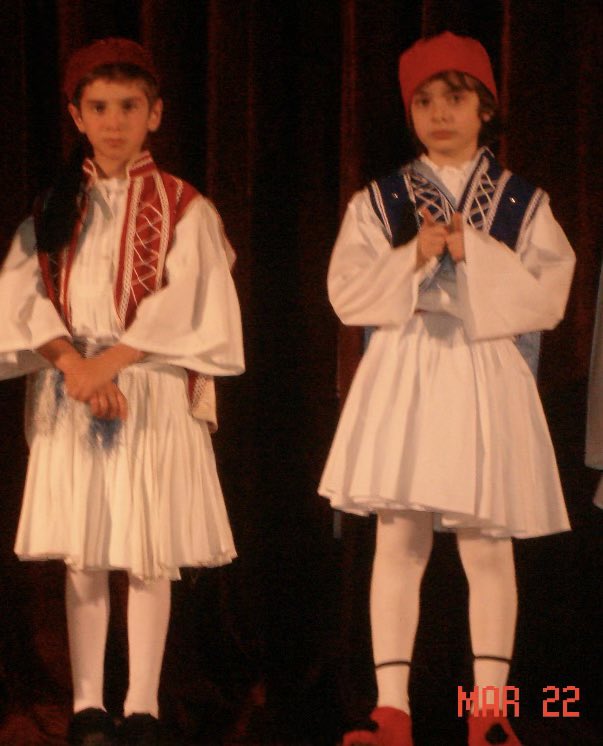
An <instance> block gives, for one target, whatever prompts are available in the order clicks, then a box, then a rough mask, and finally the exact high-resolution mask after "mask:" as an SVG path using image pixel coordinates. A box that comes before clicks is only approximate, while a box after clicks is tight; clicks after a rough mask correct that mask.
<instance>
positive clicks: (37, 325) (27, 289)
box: [0, 218, 70, 378]
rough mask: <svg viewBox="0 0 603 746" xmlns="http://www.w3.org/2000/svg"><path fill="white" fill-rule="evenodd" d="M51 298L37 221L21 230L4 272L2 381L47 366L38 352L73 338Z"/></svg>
mask: <svg viewBox="0 0 603 746" xmlns="http://www.w3.org/2000/svg"><path fill="white" fill-rule="evenodd" d="M69 336H70V334H69V332H68V331H67V328H66V327H65V325H64V323H63V321H62V320H61V317H60V316H59V314H58V313H57V311H56V309H55V307H54V306H53V304H52V303H51V301H50V300H49V299H48V296H47V294H46V289H45V288H44V284H43V282H42V276H41V273H40V266H39V263H38V257H37V254H36V249H35V234H34V225H33V219H32V218H28V219H27V220H25V221H24V222H23V223H22V224H21V225H20V227H19V229H18V230H17V233H16V234H15V237H14V239H13V242H12V244H11V247H10V249H9V252H8V255H7V257H6V260H5V262H4V264H3V265H2V270H1V271H0V378H12V377H14V376H20V375H24V374H25V373H30V372H32V371H34V370H38V369H40V368H44V367H47V365H48V364H47V363H46V361H45V360H44V358H43V357H42V356H41V355H38V354H37V353H36V352H35V350H36V349H37V348H38V347H40V346H41V345H43V344H45V343H46V342H49V341H50V340H51V339H56V338H57V337H69Z"/></svg>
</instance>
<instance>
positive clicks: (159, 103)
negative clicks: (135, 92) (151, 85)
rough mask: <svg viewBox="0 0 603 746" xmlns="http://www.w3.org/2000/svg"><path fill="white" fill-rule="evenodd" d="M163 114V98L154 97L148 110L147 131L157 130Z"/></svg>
mask: <svg viewBox="0 0 603 746" xmlns="http://www.w3.org/2000/svg"><path fill="white" fill-rule="evenodd" d="M162 114H163V99H161V98H156V99H155V101H153V104H152V106H151V108H150V110H149V123H148V130H149V132H157V130H158V129H159V125H160V124H161V116H162Z"/></svg>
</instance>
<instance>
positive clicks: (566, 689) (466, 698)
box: [457, 686, 580, 718]
mask: <svg viewBox="0 0 603 746" xmlns="http://www.w3.org/2000/svg"><path fill="white" fill-rule="evenodd" d="M542 694H543V700H542V717H544V718H578V717H580V712H579V710H578V702H579V701H580V689H579V688H578V687H577V686H562V687H559V686H545V687H544V688H543V690H542ZM465 712H471V713H472V714H473V716H474V717H486V716H487V715H494V716H495V717H499V716H501V715H502V716H503V717H507V716H509V715H511V716H512V717H519V688H518V687H516V686H503V687H497V686H484V687H478V686H476V687H474V688H473V689H472V690H471V691H470V692H465V690H464V689H463V687H462V686H459V687H457V714H458V716H459V717H462V716H463V713H465Z"/></svg>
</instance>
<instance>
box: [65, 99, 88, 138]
mask: <svg viewBox="0 0 603 746" xmlns="http://www.w3.org/2000/svg"><path fill="white" fill-rule="evenodd" d="M67 108H68V110H69V113H70V114H71V118H72V119H73V121H74V123H75V126H76V127H77V128H78V130H79V131H80V132H84V123H83V121H82V115H81V114H80V110H79V109H78V108H77V106H76V105H75V104H69V105H68V107H67Z"/></svg>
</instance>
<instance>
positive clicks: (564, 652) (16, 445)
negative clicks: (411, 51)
mask: <svg viewBox="0 0 603 746" xmlns="http://www.w3.org/2000/svg"><path fill="white" fill-rule="evenodd" d="M445 28H448V29H451V30H453V31H456V32H457V33H469V34H471V35H473V36H476V37H477V38H479V39H480V40H481V41H482V42H483V43H484V45H485V46H486V48H487V49H488V51H489V52H490V54H491V57H492V60H493V63H494V66H495V71H496V74H497V79H498V80H499V82H500V98H501V105H502V110H503V114H504V116H505V118H506V120H507V131H506V133H505V136H504V138H503V140H502V142H501V145H500V155H501V157H502V158H503V160H504V161H505V163H506V164H507V165H508V166H509V167H510V168H512V169H514V170H517V171H518V172H520V173H522V174H523V175H524V176H526V177H527V178H529V179H531V180H532V181H535V182H537V183H538V184H540V185H542V186H543V187H544V188H545V189H546V190H547V191H548V192H549V193H550V195H551V201H552V205H553V209H554V211H555V213H556V215H557V216H558V219H559V220H560V222H561V223H562V225H563V226H564V228H565V230H566V232H567V234H568V236H569V237H570V240H571V241H572V243H573V245H574V247H575V249H576V252H577V255H578V264H577V269H576V278H575V282H574V285H573V291H572V295H571V299H570V303H569V307H568V312H567V317H566V319H565V320H564V321H563V323H562V324H561V325H560V326H559V327H558V329H556V330H555V331H554V332H551V333H548V334H546V335H545V341H544V351H543V360H542V366H541V372H540V386H541V391H542V394H543V399H544V403H545V407H546V410H547V413H548V415H549V419H550V423H551V430H552V434H553V438H554V442H555V446H556V450H557V453H558V458H559V463H560V467H561V471H562V478H563V482H564V486H565V491H566V497H567V502H568V507H569V511H570V514H571V518H572V522H573V526H574V531H573V532H572V533H571V534H567V535H563V536H554V537H550V538H546V539H540V540H530V541H524V542H518V543H517V545H516V556H517V567H518V585H519V591H520V616H519V625H518V633H517V654H516V661H515V664H514V666H513V670H512V680H513V682H514V683H516V684H517V685H518V686H520V690H521V708H522V709H521V718H520V724H519V725H520V726H521V727H523V732H524V738H525V742H526V743H528V744H529V743H534V744H538V746H541V745H542V744H548V743H551V744H554V743H561V744H571V743H581V744H582V743H590V742H592V743H598V742H599V741H597V740H596V737H595V736H594V735H592V734H593V733H594V732H596V728H597V727H600V726H601V725H602V721H603V673H602V671H603V644H602V641H601V630H602V629H603V612H602V608H603V592H602V590H601V577H602V573H603V519H602V516H601V514H600V513H599V512H597V511H596V510H595V509H594V508H593V507H592V506H591V496H592V492H593V488H594V485H595V479H596V475H594V474H593V473H591V472H589V471H588V470H587V469H585V468H584V467H583V466H582V453H583V430H584V417H585V390H586V380H587V375H588V358H589V351H590V343H591V335H592V326H593V316H594V305H595V298H596V288H597V282H598V273H599V267H600V260H601V257H600V248H599V243H600V240H601V238H602V236H603V225H602V222H603V219H602V210H601V201H602V199H603V190H602V184H601V171H600V165H601V160H602V152H601V144H600V143H601V138H600V131H599V126H600V124H601V121H602V118H601V109H602V106H603V96H602V85H601V75H600V71H601V67H602V61H603V60H602V55H601V39H602V38H603V15H602V11H601V8H600V3H598V2H596V1H594V0H593V1H592V2H591V1H589V0H577V1H576V2H574V3H565V2H556V1H550V2H547V3H542V2H537V1H536V0H500V1H498V2H496V1H488V0H486V1H481V2H477V1H476V0H474V1H471V0H450V1H449V2H436V0H425V2H422V3H421V2H414V1H413V2H411V1H405V0H397V1H396V0H372V1H371V0H340V1H339V2H336V1H335V0H322V1H321V0H308V1H307V2H303V1H302V0H297V1H292V2H288V3H277V2H273V3H271V2H268V1H267V0H240V1H238V0H233V1H232V2H229V1H227V0H206V1H203V0H198V1H194V0H191V2H184V1H183V0H176V1H174V2H170V1H168V0H146V1H145V0H143V1H141V2H132V1H126V0H114V1H113V2H106V1H103V0H81V1H80V2H75V1H69V0H55V1H54V2H53V1H51V0H48V1H45V0H15V1H14V2H11V3H2V4H0V29H1V30H0V34H1V36H2V44H1V45H0V60H1V63H2V67H1V69H2V71H3V75H2V83H1V85H0V107H1V112H2V128H1V130H0V131H1V135H0V137H1V146H0V178H1V184H2V195H3V199H2V200H0V231H1V233H0V241H1V244H0V246H1V251H2V256H3V255H4V253H5V251H6V248H7V246H8V242H9V241H10V237H11V235H12V233H13V231H14V230H15V228H16V226H17V224H18V223H19V221H20V220H21V219H23V218H24V217H25V216H26V215H27V213H28V211H29V209H30V205H31V202H32V199H33V197H34V195H35V194H36V193H37V192H38V191H39V190H40V189H41V188H43V187H45V186H46V185H47V184H48V183H49V181H50V179H51V178H52V175H53V173H54V171H55V169H56V167H57V164H58V163H59V161H60V159H61V157H62V156H63V155H64V154H65V153H67V152H68V150H69V147H70V145H71V143H72V142H73V132H72V129H71V124H70V122H69V120H68V117H67V115H66V111H65V106H64V103H65V102H64V101H63V100H62V99H61V96H60V93H59V84H60V78H61V70H62V66H63V64H64V61H65V59H66V58H67V57H68V55H69V54H70V53H71V51H72V50H73V49H75V48H76V47H78V46H80V45H81V44H83V43H87V42H89V41H91V40H92V39H95V38H99V37H103V36H108V35H122V36H128V37H131V38H134V39H137V40H139V41H141V42H143V43H144V44H146V45H148V46H149V47H150V49H151V50H152V52H153V54H154V56H155V58H156V61H157V64H158V67H159V68H160V70H161V71H162V83H163V96H164V100H165V106H166V113H165V117H164V122H163V124H162V128H161V130H160V131H159V133H157V135H156V137H155V140H154V144H153V151H154V153H155V156H156V159H157V160H158V162H159V163H160V164H161V165H162V166H163V167H164V168H166V169H168V170H171V171H173V172H175V173H177V174H179V175H181V176H183V177H184V178H186V179H188V180H189V181H190V182H192V183H193V184H194V185H195V186H196V187H198V188H199V189H200V190H202V191H203V192H204V193H205V194H207V195H208V196H209V197H210V198H211V199H212V200H213V201H214V202H215V203H216V205H217V207H218V209H219V211H220V213H221V215H222V217H223V220H224V223H225V226H226V230H227V233H228V234H229V237H230V239H231V241H232V243H233V245H234V246H235V248H236V250H237V252H238V263H237V265H236V271H235V279H236V283H237V287H238V291H239V295H240V299H241V304H242V309H243V316H244V332H245V339H246V357H247V366H248V371H247V373H245V375H244V376H242V377H241V378H238V379H232V380H223V381H221V382H220V383H219V408H220V417H221V427H220V430H219V432H218V434H217V435H216V436H215V440H214V444H215V448H216V453H217V458H218V464H219V469H220V473H221V476H222V481H223V486H224V491H225V494H226V499H227V504H228V508H229V513H230V516H231V520H232V524H233V530H234V534H235V539H236V542H237V546H238V551H239V555H240V557H239V559H237V560H236V561H235V562H234V563H233V564H232V565H231V566H229V567H225V568H220V569H216V570H206V571H201V572H187V573H186V574H185V578H184V580H183V581H182V582H181V583H177V584H175V585H174V604H173V608H174V611H173V619H172V624H171V628H170V634H169V639H168V646H167V652H166V662H165V675H164V677H163V682H162V700H161V701H162V707H163V712H164V714H165V716H166V720H167V721H168V722H169V723H170V725H171V726H172V728H173V730H174V733H176V734H178V735H177V736H176V741H175V742H176V743H185V742H191V743H200V744H209V743H218V742H219V741H220V739H224V740H225V742H227V743H235V742H236V743H238V742H249V743H257V744H268V743H287V744H332V743H334V742H335V740H336V738H337V736H338V734H339V733H340V732H341V730H342V729H343V727H344V726H345V723H346V722H347V720H348V719H349V718H352V717H354V716H355V715H357V714H359V713H360V714H361V713H363V712H365V711H368V710H369V709H370V707H371V703H372V699H373V697H374V682H373V674H372V671H371V654H370V638H369V631H368V609H367V591H368V582H369V577H370V561H371V552H372V542H373V531H374V526H373V523H372V521H371V520H367V519H356V518H350V517H341V516H339V517H336V518H335V520H334V518H333V515H332V512H331V510H330V508H329V506H328V504H327V503H326V501H323V500H322V499H321V498H319V497H318V496H317V495H316V485H317V483H318V479H319V476H320V472H321V468H322V465H323V463H324V460H325V458H326V454H327V451H328V448H329V444H330V439H331V437H332V434H333V432H334V428H335V425H336V421H337V415H338V410H339V407H340V404H341V398H342V397H343V396H344V395H345V392H346V390H347V386H348V384H349V380H350V376H351V374H352V371H353V368H354V366H355V364H356V362H357V359H358V354H359V336H358V333H357V330H343V329H341V328H340V327H339V326H338V323H337V321H336V318H335V316H334V314H333V312H332V310H331V308H330V306H329V303H328V299H327V295H326V288H325V278H326V271H327V265H328V260H329V254H330V249H331V246H332V244H333V241H334V238H335V236H336V232H337V228H338V223H339V220H340V217H341V214H342V211H343V209H344V207H345V204H346V202H347V200H348V199H349V198H350V197H351V195H352V193H353V191H354V190H356V189H358V188H360V187H361V186H362V185H363V184H364V183H365V182H366V181H367V179H369V178H371V177H374V176H377V175H380V174H383V173H384V172H387V171H388V170H390V169H392V168H394V167H395V166H396V165H398V164H399V163H400V162H402V161H403V160H405V159H407V158H408V157H410V156H411V155H412V148H411V144H410V140H409V137H408V135H407V133H406V130H405V125H404V114H403V109H402V104H401V101H400V96H399V92H398V84H397V57H398V55H399V53H400V52H401V51H402V50H403V49H404V48H405V47H407V46H408V45H409V44H410V43H411V42H412V41H414V40H415V39H416V38H417V37H418V36H419V35H421V34H422V33H433V32H438V31H441V30H444V29H445ZM0 323H2V322H1V320H0ZM22 407H23V382H22V381H21V380H15V381H6V382H2V383H0V500H1V520H2V524H1V530H0V581H1V584H2V585H1V588H2V596H1V599H2V611H0V635H1V638H0V703H1V707H2V715H3V716H4V721H3V726H2V728H1V729H0V743H2V744H4V743H6V744H28V745H29V744H37V743H60V742H61V741H60V733H61V732H62V729H63V728H64V726H65V723H66V720H67V717H68V712H69V699H70V683H69V682H70V677H69V666H68V658H67V653H66V632H65V621H64V612H63V588H62V583H63V574H64V571H63V568H62V566H61V564H60V563H19V562H18V561H17V560H16V558H15V557H14V555H13V553H12V543H13V540H14V535H15V530H16V523H17V520H18V514H19V508H20V496H21V489H22V484H23V478H24V472H25V464H26V458H27V453H26V446H25V443H24V438H23V431H22V425H21V420H22V415H21V412H22ZM459 468H463V465H462V464H459ZM123 581H124V579H123V578H122V577H120V576H119V574H117V575H116V576H115V578H114V586H113V588H112V590H113V593H114V603H113V611H112V622H111V627H112V629H111V643H110V646H109V650H108V655H107V689H108V693H107V702H108V704H109V706H110V707H111V708H112V709H113V710H114V711H116V712H117V711H118V710H119V706H120V702H121V697H122V696H123V691H124V689H125V686H126V681H127V673H126V668H125V660H126V654H127V653H126V639H125V624H124V616H123V602H124V600H125V585H124V582H123ZM423 601H424V603H423V607H422V618H421V626H420V631H419V635H418V640H417V648H416V656H415V657H416V663H415V666H414V669H413V676H412V681H411V689H412V697H413V702H414V710H415V721H416V736H417V742H418V743H419V744H421V743H425V744H430V743H434V744H441V743H451V744H452V743H462V742H463V737H464V731H463V730H462V727H463V726H462V722H460V721H458V720H457V718H456V686H457V684H465V685H466V686H469V685H470V683H471V674H470V658H469V653H470V650H469V641H468V630H467V626H466V610H465V605H466V601H467V589H466V583H465V581H464V577H463V574H462V571H461V569H460V565H459V561H458V557H457V554H456V549H455V546H454V539H453V537H450V536H441V537H438V538H437V542H436V547H435V550H434V554H433V557H432V561H431V562H430V565H429V568H428V571H427V574H426V578H425V583H424V599H423ZM547 685H556V686H559V687H566V686H578V687H580V690H581V700H580V703H579V709H580V712H581V717H580V718H579V719H569V718H565V719H564V718H560V719H555V718H553V719H544V718H542V700H543V694H542V688H543V687H544V686H547ZM434 723H437V724H438V725H437V729H435V726H434ZM522 724H523V725H522ZM578 732H580V735H576V733H578ZM442 733H446V734H447V735H446V736H445V737H444V736H442V735H441V734H442ZM434 734H440V735H434ZM589 738H592V739H594V740H592V741H589V740H588V739H589ZM187 739H188V740H187ZM530 739H531V740H530ZM556 739H557V740H556ZM559 739H560V740H559ZM574 739H576V740H574Z"/></svg>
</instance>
